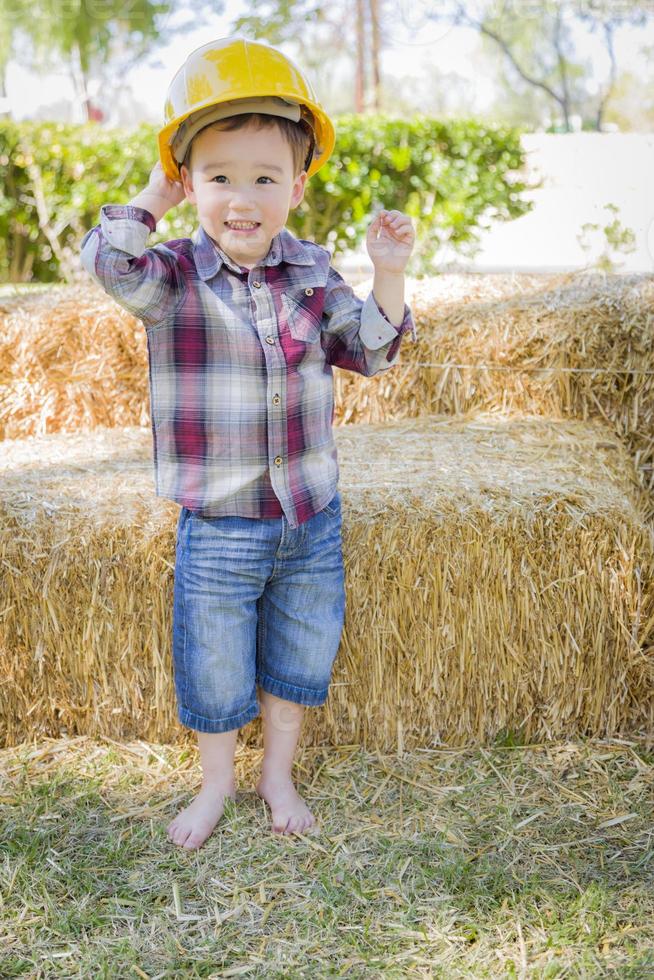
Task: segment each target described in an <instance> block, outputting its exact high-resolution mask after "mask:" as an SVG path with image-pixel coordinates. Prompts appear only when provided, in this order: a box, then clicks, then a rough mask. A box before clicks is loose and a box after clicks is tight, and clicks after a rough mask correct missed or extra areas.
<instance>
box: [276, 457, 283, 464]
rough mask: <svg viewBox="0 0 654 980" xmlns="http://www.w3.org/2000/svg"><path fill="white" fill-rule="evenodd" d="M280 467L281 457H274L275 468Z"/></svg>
mask: <svg viewBox="0 0 654 980" xmlns="http://www.w3.org/2000/svg"><path fill="white" fill-rule="evenodd" d="M281 465H282V457H281V456H275V466H281Z"/></svg>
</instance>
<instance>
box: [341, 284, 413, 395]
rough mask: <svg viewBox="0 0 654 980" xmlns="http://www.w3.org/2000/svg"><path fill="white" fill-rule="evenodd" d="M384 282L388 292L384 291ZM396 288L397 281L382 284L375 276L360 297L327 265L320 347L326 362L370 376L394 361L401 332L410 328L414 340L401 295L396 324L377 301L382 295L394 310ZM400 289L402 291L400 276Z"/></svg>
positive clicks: (409, 319) (388, 366)
mask: <svg viewBox="0 0 654 980" xmlns="http://www.w3.org/2000/svg"><path fill="white" fill-rule="evenodd" d="M380 283H381V287H380ZM385 285H386V286H388V289H389V291H388V293H387V292H385V291H384V286H385ZM398 287H400V284H399V283H398V282H393V284H392V285H390V284H386V283H384V280H383V278H380V276H379V275H376V276H375V282H374V285H373V289H372V291H371V292H370V293H369V294H368V296H367V298H366V299H365V300H361V299H359V297H358V296H357V295H356V294H355V292H354V290H353V289H352V287H351V286H350V285H349V283H347V282H345V280H344V279H343V277H342V276H341V275H340V274H339V273H338V272H337V271H336V270H335V269H333V268H332V267H331V266H330V268H329V275H328V278H327V286H326V289H325V305H324V311H323V327H322V346H323V349H324V351H325V356H326V360H327V362H328V363H329V364H332V365H333V366H334V367H340V368H343V369H344V370H346V371H356V372H357V374H363V375H365V376H366V377H372V376H373V375H375V374H379V373H380V372H381V371H387V370H388V369H389V368H391V367H393V365H394V364H396V363H397V361H398V359H399V349H400V344H401V342H402V337H403V336H404V334H405V333H407V332H409V331H411V335H412V338H413V340H414V341H415V340H416V339H417V334H416V328H415V324H414V322H413V315H412V313H411V310H410V309H409V307H408V306H407V305H406V303H404V302H403V298H402V294H400V298H399V305H400V309H401V310H402V317H401V322H399V323H398V325H397V326H396V325H395V324H394V323H391V322H390V321H389V318H388V315H387V313H388V311H387V308H386V307H384V306H382V305H381V303H380V302H379V297H380V295H382V296H383V297H384V299H385V301H386V303H387V304H388V307H389V308H390V309H392V310H394V311H396V310H397V306H398V298H397V294H396V293H395V294H393V292H392V290H393V289H396V290H397V289H398ZM400 288H401V289H402V293H403V289H404V277H403V276H402V283H401V287H400ZM399 319H400V318H399V317H396V320H399Z"/></svg>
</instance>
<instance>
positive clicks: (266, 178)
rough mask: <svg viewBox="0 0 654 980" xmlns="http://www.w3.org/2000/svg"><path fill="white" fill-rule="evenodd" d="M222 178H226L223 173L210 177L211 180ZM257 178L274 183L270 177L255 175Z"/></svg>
mask: <svg viewBox="0 0 654 980" xmlns="http://www.w3.org/2000/svg"><path fill="white" fill-rule="evenodd" d="M222 178H224V179H225V180H227V178H226V177H225V175H224V174H218V175H217V176H216V177H212V178H211V180H212V181H213V180H218V181H220V180H221V179H222ZM257 180H269V181H270V183H271V184H274V180H272V178H271V177H257Z"/></svg>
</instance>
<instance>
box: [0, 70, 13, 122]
mask: <svg viewBox="0 0 654 980" xmlns="http://www.w3.org/2000/svg"><path fill="white" fill-rule="evenodd" d="M6 98H7V66H6V65H0V119H5V118H6V119H9V118H10V117H11V112H10V110H9V109H8V108H7V109H3V108H2V101H3V99H6Z"/></svg>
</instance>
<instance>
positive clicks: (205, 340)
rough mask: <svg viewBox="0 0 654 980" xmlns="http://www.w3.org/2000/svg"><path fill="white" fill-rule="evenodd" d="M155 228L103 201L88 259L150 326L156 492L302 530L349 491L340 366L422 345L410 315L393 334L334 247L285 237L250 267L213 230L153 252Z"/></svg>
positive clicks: (390, 357)
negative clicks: (337, 391)
mask: <svg viewBox="0 0 654 980" xmlns="http://www.w3.org/2000/svg"><path fill="white" fill-rule="evenodd" d="M155 226H156V223H155V219H154V217H153V216H152V214H150V212H149V211H147V210H145V209H144V208H140V207H136V206H134V205H129V204H127V205H117V204H105V205H104V206H103V207H102V208H101V210H100V224H99V225H96V226H95V228H92V229H91V230H90V231H89V232H87V234H86V235H85V236H84V238H83V240H82V246H81V261H82V264H83V266H84V268H85V269H86V270H87V271H88V272H89V273H90V274H91V275H92V277H93V278H94V279H95V280H96V281H97V282H98V283H99V284H100V285H101V286H102V288H103V289H104V290H105V291H106V292H107V293H108V294H109V295H110V296H111V297H112V298H113V299H114V300H115V301H116V302H117V303H119V304H120V305H121V306H122V307H124V308H125V309H126V310H129V312H130V313H133V314H134V315H135V316H137V317H138V318H139V319H140V320H141V321H142V322H143V324H144V325H145V329H146V334H147V341H148V357H149V385H150V409H151V420H152V433H153V448H154V454H153V455H154V468H155V492H156V495H157V496H160V497H168V498H170V499H172V500H175V501H176V502H177V503H179V504H181V505H183V506H185V507H187V508H188V509H189V510H192V511H194V512H195V513H197V514H199V515H200V516H202V517H215V516H223V515H227V514H236V515H240V516H242V517H255V518H267V517H278V516H280V515H281V514H282V513H283V514H284V515H285V516H286V518H287V520H288V523H289V526H290V527H292V528H295V527H297V526H298V525H300V524H302V523H304V522H305V521H307V520H308V519H309V518H310V517H312V516H314V515H315V514H317V513H318V512H319V511H320V510H322V508H323V507H324V506H325V505H326V504H328V503H329V501H330V500H331V499H332V497H333V496H334V494H335V493H336V490H337V485H338V474H339V470H338V461H337V453H336V445H335V442H334V438H333V432H332V423H333V419H334V401H333V380H332V366H334V367H340V368H343V369H345V370H346V371H356V372H357V373H358V374H363V375H365V376H366V377H371V376H372V375H375V374H379V373H380V372H381V371H387V370H388V369H389V368H390V367H392V366H393V365H394V364H396V363H397V361H398V359H399V347H400V343H401V338H402V336H403V335H404V334H405V333H406V332H407V331H411V333H412V338H413V340H414V341H415V340H416V339H417V337H416V329H415V325H414V322H413V317H412V314H411V311H410V309H409V307H408V306H406V304H405V307H404V319H403V321H402V324H401V325H400V326H399V327H395V326H394V325H393V324H391V323H390V322H389V320H388V319H387V318H386V317H385V315H384V313H383V310H381V309H380V307H379V306H378V304H377V303H376V302H375V299H374V296H373V294H372V291H371V292H370V293H369V295H368V297H367V299H366V300H365V301H363V300H361V299H359V298H358V297H357V296H356V295H355V294H354V292H353V291H352V288H351V287H350V286H349V285H348V284H347V283H346V282H345V280H344V279H343V278H342V277H341V276H340V275H339V273H338V272H336V270H335V269H333V268H332V267H331V266H330V264H329V260H330V254H329V252H328V251H327V249H325V248H322V247H321V246H320V245H316V244H315V243H313V242H309V241H302V240H300V239H297V238H295V236H294V235H292V234H291V233H290V232H289V231H288V230H287V229H283V230H282V231H281V232H280V233H279V234H278V235H275V237H274V238H273V240H272V242H271V246H270V249H269V251H268V254H267V255H266V257H265V258H264V259H263V260H262V261H261V262H260V263H259V265H257V266H256V267H255V268H253V269H246V268H244V267H242V266H240V265H238V264H236V263H235V262H234V261H233V260H232V259H230V257H229V256H228V255H227V254H226V253H225V252H224V251H223V250H222V249H221V248H220V247H219V246H218V245H217V244H216V243H215V242H214V241H213V240H212V239H211V238H210V237H209V236H208V235H207V233H206V232H205V231H204V229H203V228H202V227H200V228H199V230H198V233H197V234H196V236H195V240H193V239H190V238H180V239H176V240H173V241H169V242H166V243H165V244H158V245H154V246H153V247H151V248H146V240H147V237H148V235H149V233H150V232H153V231H154V230H155Z"/></svg>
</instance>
